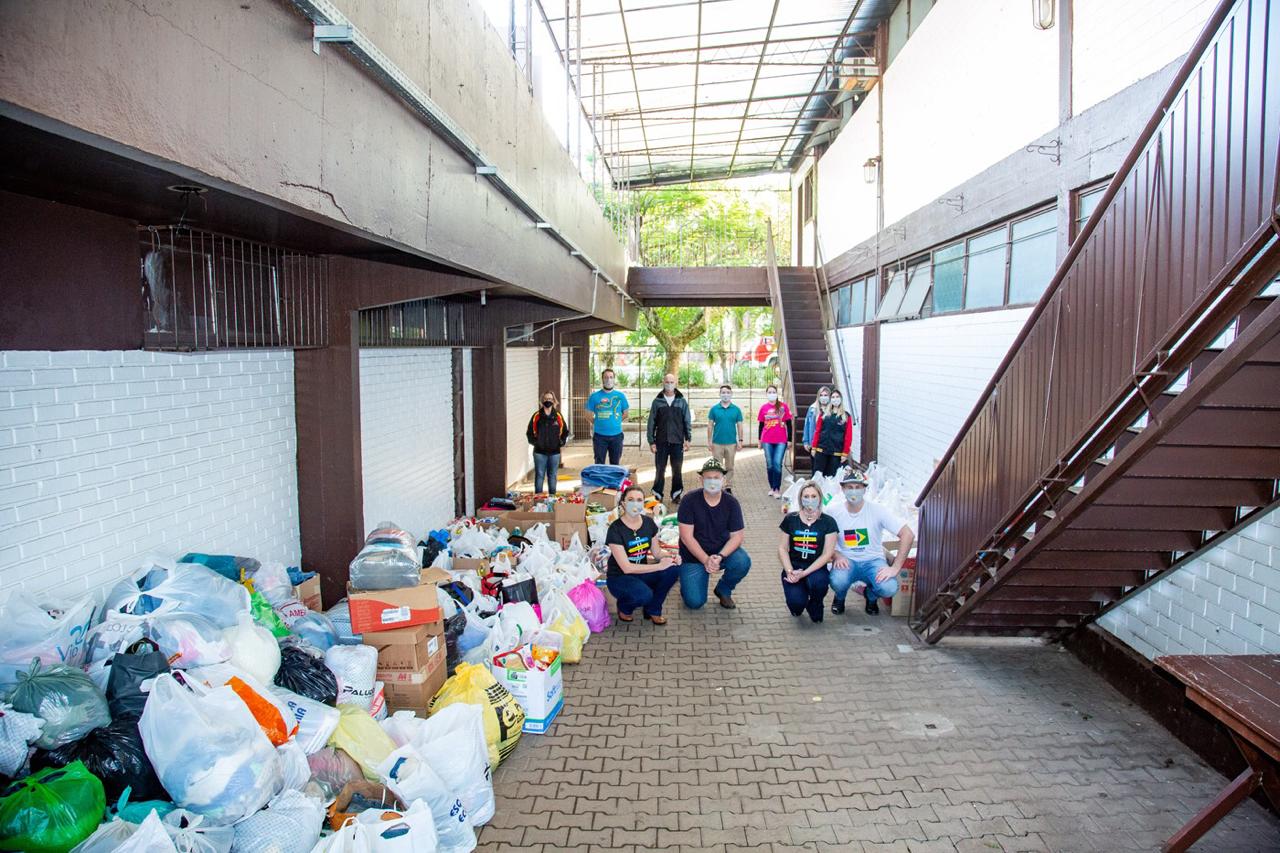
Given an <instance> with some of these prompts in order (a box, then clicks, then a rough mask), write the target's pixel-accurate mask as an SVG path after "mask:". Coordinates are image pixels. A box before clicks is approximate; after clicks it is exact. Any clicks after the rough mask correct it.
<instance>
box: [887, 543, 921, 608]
mask: <svg viewBox="0 0 1280 853" xmlns="http://www.w3.org/2000/svg"><path fill="white" fill-rule="evenodd" d="M915 592H916V558H915V557H911V558H908V559H907V561H906V562H905V563H903V564H902V568H901V569H900V570H899V571H898V593H897V595H895V596H894V597H893V610H892V611H891V615H893V616H910V615H911V603H912V599H914V598H915Z"/></svg>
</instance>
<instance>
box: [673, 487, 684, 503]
mask: <svg viewBox="0 0 1280 853" xmlns="http://www.w3.org/2000/svg"><path fill="white" fill-rule="evenodd" d="M682 495H684V489H676V490H675V491H674V492H672V493H671V500H673V501H678V500H680V498H681V496H682Z"/></svg>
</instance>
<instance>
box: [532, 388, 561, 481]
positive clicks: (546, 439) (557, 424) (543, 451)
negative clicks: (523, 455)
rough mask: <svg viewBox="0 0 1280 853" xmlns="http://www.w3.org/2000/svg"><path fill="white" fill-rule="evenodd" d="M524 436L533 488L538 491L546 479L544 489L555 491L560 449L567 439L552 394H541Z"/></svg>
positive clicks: (549, 392)
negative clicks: (530, 452)
mask: <svg viewBox="0 0 1280 853" xmlns="http://www.w3.org/2000/svg"><path fill="white" fill-rule="evenodd" d="M524 436H525V438H526V439H528V440H529V443H530V444H532V445H533V490H534V491H535V492H541V491H542V481H543V479H544V478H545V479H546V485H547V492H548V493H549V494H553V495H554V494H555V493H556V475H557V473H558V472H559V469H560V448H562V447H564V443H565V442H566V441H568V440H569V425H568V424H567V423H565V420H564V416H563V415H561V414H560V412H559V411H558V410H557V409H556V395H555V394H554V393H552V392H551V391H547V392H546V393H544V394H543V395H542V408H541V409H539V410H538V411H536V412H534V413H533V417H531V418H529V426H528V427H526V428H525V431H524Z"/></svg>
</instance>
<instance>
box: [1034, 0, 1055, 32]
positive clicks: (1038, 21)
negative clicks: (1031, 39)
mask: <svg viewBox="0 0 1280 853" xmlns="http://www.w3.org/2000/svg"><path fill="white" fill-rule="evenodd" d="M1057 17H1058V2H1057V0H1031V25H1032V26H1034V27H1035V28H1036V29H1037V30H1047V29H1051V28H1052V27H1053V25H1054V22H1055V21H1056V20H1057Z"/></svg>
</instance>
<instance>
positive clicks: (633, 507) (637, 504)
mask: <svg viewBox="0 0 1280 853" xmlns="http://www.w3.org/2000/svg"><path fill="white" fill-rule="evenodd" d="M626 506H627V512H629V513H631V514H632V515H639V514H640V513H642V512H644V501H627V502H626Z"/></svg>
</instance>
